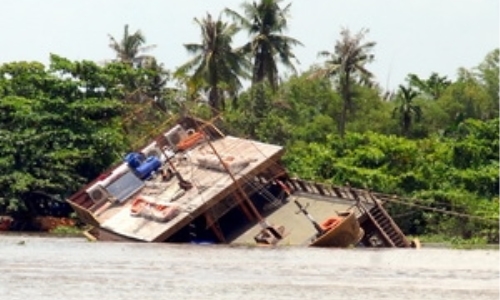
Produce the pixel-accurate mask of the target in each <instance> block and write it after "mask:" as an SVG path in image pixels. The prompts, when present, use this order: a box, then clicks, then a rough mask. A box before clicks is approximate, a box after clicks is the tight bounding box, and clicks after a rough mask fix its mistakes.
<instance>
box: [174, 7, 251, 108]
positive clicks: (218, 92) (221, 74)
mask: <svg viewBox="0 0 500 300" xmlns="http://www.w3.org/2000/svg"><path fill="white" fill-rule="evenodd" d="M194 20H195V22H196V24H198V25H199V27H200V30H201V38H202V40H201V43H200V44H186V45H184V47H185V48H186V50H187V51H188V52H189V53H190V54H192V55H194V57H193V58H192V59H191V60H190V61H188V62H187V63H185V64H184V65H182V66H180V67H179V68H178V70H177V71H176V76H177V77H183V76H185V75H186V74H187V73H189V72H192V74H191V75H190V76H189V78H188V82H187V84H188V86H191V87H192V86H195V87H202V88H204V89H205V91H206V92H208V103H209V105H210V108H211V110H212V115H213V116H215V115H217V114H218V113H219V111H220V110H221V109H224V95H230V96H233V97H234V96H235V95H236V93H237V91H238V90H239V89H240V88H241V87H242V84H241V81H240V78H248V77H249V76H248V70H249V68H250V63H249V61H248V60H247V59H246V57H245V55H244V54H243V53H242V52H241V51H239V50H235V49H233V48H232V46H231V44H232V41H233V37H234V35H235V34H236V33H237V32H238V31H239V28H238V27H237V26H236V25H235V24H229V23H226V22H223V21H221V19H220V17H219V18H218V19H217V20H214V19H212V16H211V15H210V14H207V16H206V17H205V18H204V19H202V20H199V19H197V18H195V19H194Z"/></svg>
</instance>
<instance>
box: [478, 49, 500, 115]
mask: <svg viewBox="0 0 500 300" xmlns="http://www.w3.org/2000/svg"><path fill="white" fill-rule="evenodd" d="M499 57H500V50H499V49H498V48H497V49H495V50H493V51H491V52H490V53H488V54H487V55H486V57H485V59H484V61H483V62H482V63H481V64H479V66H478V67H477V68H476V69H477V77H478V79H479V82H480V83H481V84H482V85H483V86H484V88H485V90H486V92H487V93H488V95H489V98H490V102H491V103H492V105H491V107H492V109H491V112H490V115H491V117H493V118H494V117H496V116H498V106H499V103H500V100H499V97H500V94H499V85H500V82H499V80H498V78H499V70H500V66H499Z"/></svg>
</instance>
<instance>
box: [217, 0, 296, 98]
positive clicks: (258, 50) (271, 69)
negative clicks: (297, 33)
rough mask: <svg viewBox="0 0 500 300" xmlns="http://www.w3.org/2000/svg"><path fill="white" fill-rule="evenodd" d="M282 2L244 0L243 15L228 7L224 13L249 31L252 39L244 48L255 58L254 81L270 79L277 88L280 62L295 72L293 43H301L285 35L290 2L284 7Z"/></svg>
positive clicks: (273, 0)
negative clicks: (281, 4) (246, 0)
mask: <svg viewBox="0 0 500 300" xmlns="http://www.w3.org/2000/svg"><path fill="white" fill-rule="evenodd" d="M280 2H282V1H281V0H260V1H259V2H258V3H257V2H255V1H254V2H252V3H249V2H244V3H243V4H242V9H243V15H241V14H239V13H237V12H236V11H234V10H231V9H228V8H226V9H225V12H226V13H227V14H228V15H230V16H231V17H233V18H234V20H236V21H237V22H238V23H239V24H240V25H241V26H242V27H243V28H244V29H246V30H247V31H248V33H249V34H250V41H249V42H248V43H247V44H245V45H244V46H243V51H245V53H249V54H250V55H251V56H252V59H253V72H252V83H253V84H257V83H262V82H264V80H267V82H268V83H269V84H270V86H271V87H272V89H273V90H274V91H275V90H276V89H277V87H278V67H277V61H278V60H279V61H280V62H281V63H282V64H283V65H284V66H285V67H287V68H290V69H292V70H294V71H295V67H294V65H293V63H292V61H293V60H294V59H295V55H294V54H293V52H292V46H296V45H302V44H301V43H300V42H299V41H298V40H296V39H294V38H292V37H289V36H285V35H283V32H284V31H285V30H286V29H287V25H288V23H287V22H288V20H287V18H288V16H289V11H290V6H291V4H288V5H286V6H285V7H283V8H282V7H280Z"/></svg>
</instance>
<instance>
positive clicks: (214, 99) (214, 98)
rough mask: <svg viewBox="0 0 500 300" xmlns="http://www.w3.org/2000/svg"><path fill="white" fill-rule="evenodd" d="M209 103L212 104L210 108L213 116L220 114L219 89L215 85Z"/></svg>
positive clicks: (211, 90)
mask: <svg viewBox="0 0 500 300" xmlns="http://www.w3.org/2000/svg"><path fill="white" fill-rule="evenodd" d="M208 103H209V105H210V110H211V113H212V118H214V117H216V116H217V115H218V114H219V89H218V88H217V86H213V87H212V88H211V89H210V93H209V94H208Z"/></svg>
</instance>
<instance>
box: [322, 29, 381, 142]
mask: <svg viewBox="0 0 500 300" xmlns="http://www.w3.org/2000/svg"><path fill="white" fill-rule="evenodd" d="M367 32H368V31H367V30H361V31H360V32H358V33H357V34H356V35H354V36H353V35H351V32H350V31H349V30H348V29H342V31H341V32H340V35H341V39H340V40H339V41H337V43H336V44H335V47H334V51H333V52H329V51H321V52H320V53H319V54H318V55H319V56H321V57H327V60H326V61H325V62H324V66H323V67H321V68H319V69H318V70H317V71H316V72H315V73H314V76H320V77H326V78H333V79H335V85H336V86H337V88H338V89H339V92H340V94H341V96H342V100H343V104H342V111H341V114H340V120H339V133H340V136H341V137H343V136H344V134H345V126H346V122H347V111H348V110H349V109H350V108H351V107H352V102H353V85H354V84H355V82H358V83H359V82H361V83H366V82H369V80H370V79H371V78H372V77H373V74H372V73H371V72H370V71H368V70H367V69H366V68H365V65H366V64H367V63H370V62H372V61H373V59H374V56H373V54H370V51H371V50H372V48H373V47H374V46H375V42H366V43H364V42H363V39H364V37H365V34H366V33H367Z"/></svg>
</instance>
